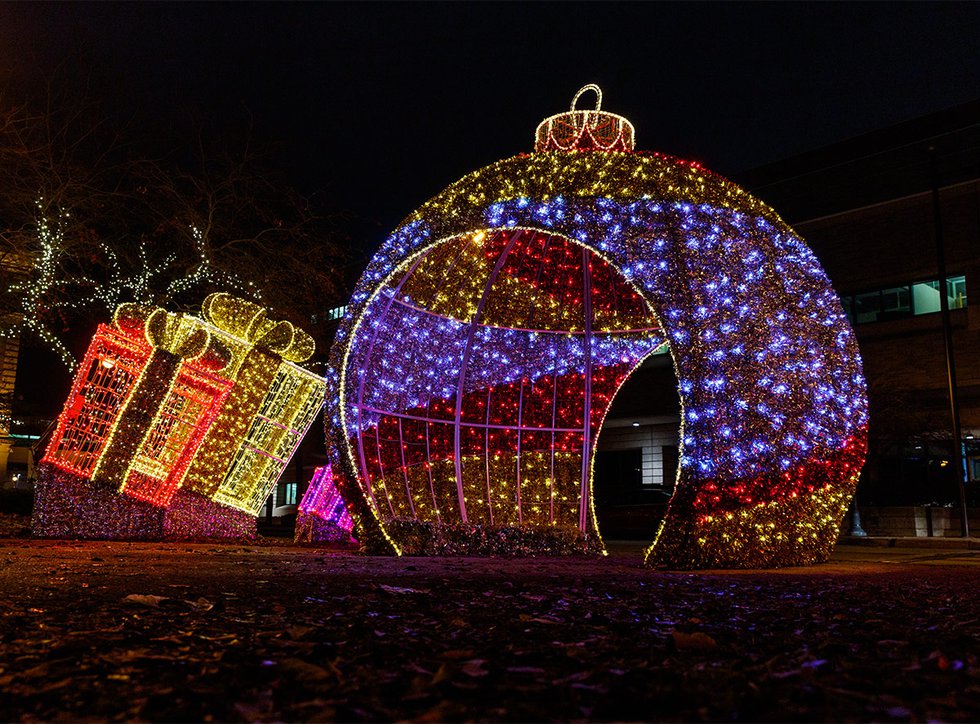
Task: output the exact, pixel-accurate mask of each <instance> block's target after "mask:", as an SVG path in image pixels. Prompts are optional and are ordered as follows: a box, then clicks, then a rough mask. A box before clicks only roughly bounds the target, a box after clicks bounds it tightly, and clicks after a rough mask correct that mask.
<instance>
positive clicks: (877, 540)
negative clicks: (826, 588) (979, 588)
mask: <svg viewBox="0 0 980 724" xmlns="http://www.w3.org/2000/svg"><path fill="white" fill-rule="evenodd" d="M837 545H839V546H864V547H867V548H958V549H962V550H980V538H972V537H971V538H926V537H916V536H894V537H889V536H867V537H861V538H858V537H854V536H850V535H842V536H841V537H840V538H839V539H838V540H837Z"/></svg>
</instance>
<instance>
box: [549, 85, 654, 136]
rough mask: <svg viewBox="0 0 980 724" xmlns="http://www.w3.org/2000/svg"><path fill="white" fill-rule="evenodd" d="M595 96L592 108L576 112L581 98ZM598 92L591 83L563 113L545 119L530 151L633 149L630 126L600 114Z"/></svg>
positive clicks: (620, 120) (583, 88)
mask: <svg viewBox="0 0 980 724" xmlns="http://www.w3.org/2000/svg"><path fill="white" fill-rule="evenodd" d="M587 91H592V92H593V93H595V96H596V100H595V108H594V109H592V110H590V111H588V110H587V111H580V110H577V109H576V107H575V104H576V103H578V99H579V98H581V97H582V94H583V93H585V92H587ZM601 107H602V89H601V88H599V86H597V85H596V84H595V83H589V84H588V85H586V86H582V87H581V88H580V89H579V91H578V93H576V94H575V97H573V98H572V104H571V107H570V108H569V110H568V111H567V112H565V113H558V114H557V115H554V116H550V117H548V118H545V119H544V120H543V121H541V123H539V124H538V129H537V131H536V132H535V140H534V151H535V153H543V152H546V151H627V152H628V151H632V150H633V147H634V146H635V145H636V141H635V135H636V133H635V130H634V129H633V124H632V123H630V122H629V121H628V120H626V119H625V118H623V117H622V116H617V115H616V114H615V113H609V112H607V111H603V110H601Z"/></svg>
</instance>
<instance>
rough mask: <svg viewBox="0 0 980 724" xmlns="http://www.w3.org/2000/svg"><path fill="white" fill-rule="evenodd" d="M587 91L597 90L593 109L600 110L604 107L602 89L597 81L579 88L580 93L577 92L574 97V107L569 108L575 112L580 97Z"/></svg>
mask: <svg viewBox="0 0 980 724" xmlns="http://www.w3.org/2000/svg"><path fill="white" fill-rule="evenodd" d="M586 91H595V108H594V109H593V110H596V111H598V110H599V109H600V108H601V107H602V89H601V88H600V87H599V86H597V85H596V84H595V83H589V84H588V85H586V86H582V87H581V88H579V91H578V93H576V94H575V97H574V98H572V107H571V108H570V109H569V110H571V111H573V112H574V111H575V104H576V103H578V99H579V98H580V97H581V95H582V94H583V93H585V92H586Z"/></svg>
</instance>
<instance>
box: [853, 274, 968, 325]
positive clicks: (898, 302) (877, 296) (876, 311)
mask: <svg viewBox="0 0 980 724" xmlns="http://www.w3.org/2000/svg"><path fill="white" fill-rule="evenodd" d="M946 299H947V301H948V302H949V308H950V309H963V308H965V307H966V277H965V276H963V275H960V276H955V277H947V279H946ZM840 301H841V306H842V307H843V308H844V314H846V315H847V318H848V319H849V320H850V321H851V322H852V323H853V324H867V323H869V322H881V321H885V320H889V319H903V318H905V317H911V316H913V315H915V316H919V315H920V314H933V313H935V312H938V311H940V310H941V304H942V299H941V298H940V296H939V281H938V280H936V279H931V280H929V281H924V282H916V283H914V284H907V285H904V286H897V287H887V288H886V289H877V290H875V291H871V292H862V293H861V294H853V295H849V296H844V297H841V300H840Z"/></svg>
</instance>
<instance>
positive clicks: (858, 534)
mask: <svg viewBox="0 0 980 724" xmlns="http://www.w3.org/2000/svg"><path fill="white" fill-rule="evenodd" d="M851 535H852V536H854V537H855V538H867V537H868V534H867V533H866V532H865V530H864V528H862V527H861V512H860V511H859V510H858V503H857V496H856V495H855V496H854V498H853V499H852V500H851Z"/></svg>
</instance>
